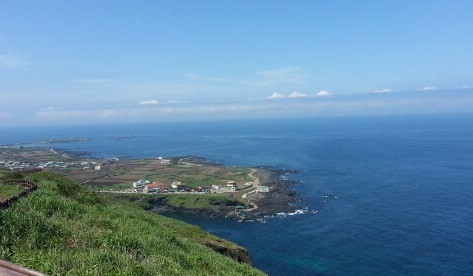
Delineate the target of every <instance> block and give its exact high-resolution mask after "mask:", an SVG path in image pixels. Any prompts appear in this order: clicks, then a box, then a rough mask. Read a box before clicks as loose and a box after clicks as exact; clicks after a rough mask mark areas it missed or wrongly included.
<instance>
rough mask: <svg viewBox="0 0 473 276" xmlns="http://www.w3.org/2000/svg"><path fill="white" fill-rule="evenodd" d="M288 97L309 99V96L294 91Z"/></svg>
mask: <svg viewBox="0 0 473 276" xmlns="http://www.w3.org/2000/svg"><path fill="white" fill-rule="evenodd" d="M288 97H289V98H303V97H307V94H304V93H299V92H297V91H294V92H292V93H291V94H290V95H289V96H288Z"/></svg>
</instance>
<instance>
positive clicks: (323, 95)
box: [315, 90, 332, 97]
mask: <svg viewBox="0 0 473 276" xmlns="http://www.w3.org/2000/svg"><path fill="white" fill-rule="evenodd" d="M331 95H332V93H330V92H328V91H326V90H320V91H319V93H317V94H316V95H315V96H316V97H327V96H331Z"/></svg>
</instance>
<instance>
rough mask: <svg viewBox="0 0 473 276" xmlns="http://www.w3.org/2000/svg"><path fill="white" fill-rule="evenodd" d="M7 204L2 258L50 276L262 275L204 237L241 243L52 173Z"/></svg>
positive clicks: (0, 235)
mask: <svg viewBox="0 0 473 276" xmlns="http://www.w3.org/2000/svg"><path fill="white" fill-rule="evenodd" d="M28 177H29V178H30V179H32V180H34V181H36V182H37V183H38V186H39V189H38V190H36V191H35V192H33V193H31V194H30V195H29V196H28V197H26V198H23V199H21V200H19V201H18V202H16V203H15V204H13V206H12V207H10V208H8V209H4V210H0V258H1V259H5V260H8V261H10V262H13V263H17V264H19V265H22V266H25V267H28V268H31V269H34V270H37V271H40V272H43V273H46V274H50V275H65V274H68V275H262V273H261V272H260V271H258V270H256V269H254V268H252V267H250V266H248V265H244V264H239V263H238V262H236V261H234V260H232V259H230V258H228V257H225V256H223V255H220V254H218V253H216V252H215V251H213V250H211V249H209V248H208V247H206V246H204V245H202V244H201V243H199V242H197V241H202V240H206V241H208V242H210V243H219V244H221V245H225V246H229V247H233V248H239V247H238V246H237V245H235V244H232V243H230V242H227V241H223V240H221V239H219V238H218V237H215V236H213V235H210V234H208V233H205V232H204V231H202V230H201V229H200V228H198V227H195V226H190V225H188V224H185V223H183V222H180V221H177V220H173V219H170V218H166V217H163V216H160V215H156V214H152V213H148V212H146V211H144V210H141V209H140V208H137V207H136V206H133V205H132V204H126V203H122V202H119V203H118V202H113V201H110V200H107V199H105V198H102V197H101V196H100V195H96V194H94V193H92V192H90V191H89V190H87V189H86V188H84V187H82V186H80V185H79V184H77V183H76V182H74V181H72V180H70V179H67V178H65V177H62V176H59V175H57V174H53V173H50V172H41V173H36V174H32V175H29V176H28Z"/></svg>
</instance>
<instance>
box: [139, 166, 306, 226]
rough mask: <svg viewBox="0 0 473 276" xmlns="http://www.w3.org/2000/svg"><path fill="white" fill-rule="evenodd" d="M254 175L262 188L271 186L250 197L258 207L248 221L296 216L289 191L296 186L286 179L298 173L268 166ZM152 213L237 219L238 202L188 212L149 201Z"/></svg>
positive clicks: (295, 199)
mask: <svg viewBox="0 0 473 276" xmlns="http://www.w3.org/2000/svg"><path fill="white" fill-rule="evenodd" d="M257 169H258V171H257V172H256V174H255V176H256V177H258V178H259V181H260V185H265V186H268V187H269V189H270V192H268V193H252V194H250V195H248V197H247V198H248V199H249V200H250V201H251V202H254V203H255V204H256V205H258V208H257V209H255V210H253V211H248V212H243V213H245V216H246V219H258V218H262V217H265V216H274V215H276V214H278V213H293V212H295V211H296V210H297V209H298V208H297V207H295V206H294V205H293V203H295V202H297V194H296V192H294V191H292V190H291V189H290V187H291V186H293V185H295V183H296V182H295V181H291V180H287V179H286V178H285V177H284V176H285V175H287V174H293V173H298V172H297V171H294V170H286V169H274V168H268V167H259V168H257ZM148 203H149V204H150V207H149V209H148V210H149V211H151V212H154V213H158V214H163V215H166V214H175V213H182V214H189V215H195V216H204V217H220V218H238V217H239V215H238V214H237V213H236V212H235V207H236V206H237V205H238V204H239V202H238V201H236V200H235V201H229V202H228V204H227V205H215V206H212V207H205V208H198V209H187V208H184V207H173V206H171V205H169V204H168V203H167V201H166V199H165V198H160V199H157V200H150V201H149V202H148Z"/></svg>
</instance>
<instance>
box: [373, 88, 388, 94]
mask: <svg viewBox="0 0 473 276" xmlns="http://www.w3.org/2000/svg"><path fill="white" fill-rule="evenodd" d="M389 92H392V90H391V89H389V88H383V89H378V90H375V91H374V93H389Z"/></svg>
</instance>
